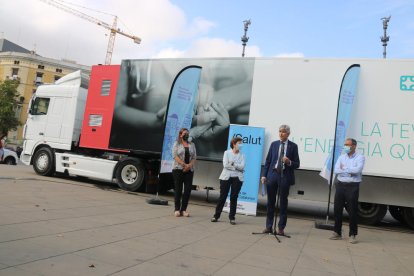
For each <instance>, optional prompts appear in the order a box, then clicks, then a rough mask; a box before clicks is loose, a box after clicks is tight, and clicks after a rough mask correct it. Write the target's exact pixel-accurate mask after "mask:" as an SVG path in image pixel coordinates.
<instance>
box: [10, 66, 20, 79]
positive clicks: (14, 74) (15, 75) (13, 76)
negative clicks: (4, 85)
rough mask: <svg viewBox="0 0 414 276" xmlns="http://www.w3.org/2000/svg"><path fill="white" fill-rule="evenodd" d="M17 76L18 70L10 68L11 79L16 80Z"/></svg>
mask: <svg viewBox="0 0 414 276" xmlns="http://www.w3.org/2000/svg"><path fill="white" fill-rule="evenodd" d="M18 74H19V68H12V78H13V79H16V78H17V76H18Z"/></svg>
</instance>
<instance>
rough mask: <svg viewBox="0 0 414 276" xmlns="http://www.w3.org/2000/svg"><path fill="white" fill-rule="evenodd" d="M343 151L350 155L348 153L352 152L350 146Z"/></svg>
mask: <svg viewBox="0 0 414 276" xmlns="http://www.w3.org/2000/svg"><path fill="white" fill-rule="evenodd" d="M343 150H344V152H345V153H346V154H348V153H350V152H351V147H350V146H344V148H343Z"/></svg>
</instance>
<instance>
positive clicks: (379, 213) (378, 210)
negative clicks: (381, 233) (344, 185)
mask: <svg viewBox="0 0 414 276" xmlns="http://www.w3.org/2000/svg"><path fill="white" fill-rule="evenodd" d="M386 213H387V205H382V204H376V203H366V202H358V221H359V222H360V223H362V224H368V225H373V224H377V223H379V222H380V221H381V220H382V219H383V218H384V216H385V214H386Z"/></svg>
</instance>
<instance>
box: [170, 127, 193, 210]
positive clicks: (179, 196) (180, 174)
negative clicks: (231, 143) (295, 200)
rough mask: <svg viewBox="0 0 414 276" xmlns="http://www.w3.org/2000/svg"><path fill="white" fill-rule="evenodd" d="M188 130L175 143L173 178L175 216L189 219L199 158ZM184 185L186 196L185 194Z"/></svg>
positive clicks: (182, 130) (182, 131)
mask: <svg viewBox="0 0 414 276" xmlns="http://www.w3.org/2000/svg"><path fill="white" fill-rule="evenodd" d="M188 137H189V134H188V129H186V128H182V129H180V131H179V134H178V137H177V141H175V143H174V146H173V149H172V155H173V158H174V164H173V171H172V173H173V178H174V185H175V197H174V201H175V209H174V216H176V217H180V216H184V217H189V216H190V213H189V212H187V205H188V200H189V199H190V194H191V187H192V185H193V174H194V162H195V160H196V157H197V153H196V148H195V145H194V143H192V142H189V141H188ZM183 184H184V194H183Z"/></svg>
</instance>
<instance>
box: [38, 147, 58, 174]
mask: <svg viewBox="0 0 414 276" xmlns="http://www.w3.org/2000/svg"><path fill="white" fill-rule="evenodd" d="M33 169H34V170H35V172H36V173H37V174H40V175H43V176H51V175H53V174H54V173H55V156H54V153H53V152H52V150H51V149H50V148H41V149H39V150H38V151H36V153H35V155H34V157H33Z"/></svg>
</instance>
